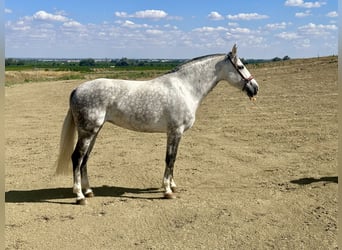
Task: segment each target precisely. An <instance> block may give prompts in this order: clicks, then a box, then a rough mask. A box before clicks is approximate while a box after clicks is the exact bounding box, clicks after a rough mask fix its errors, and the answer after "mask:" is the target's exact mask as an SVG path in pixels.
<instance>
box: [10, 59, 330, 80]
mask: <svg viewBox="0 0 342 250" xmlns="http://www.w3.org/2000/svg"><path fill="white" fill-rule="evenodd" d="M326 59H327V60H330V61H332V62H335V61H336V60H337V57H336V56H331V57H326ZM241 60H242V62H243V63H244V64H246V65H247V64H248V68H249V69H250V70H253V68H259V67H265V66H266V67H273V66H275V67H277V66H282V65H285V64H293V63H296V62H297V61H298V60H310V59H290V57H288V56H284V57H283V58H279V57H275V58H273V59H270V60H264V59H243V58H241ZM312 60H315V58H313V59H312ZM184 61H185V60H183V59H174V60H163V59H156V60H152V59H128V58H121V59H102V60H96V59H92V58H88V59H16V58H7V59H6V60H5V69H6V72H5V73H6V75H5V85H6V86H11V85H14V84H21V83H28V82H37V81H60V80H78V79H80V80H82V79H85V80H89V79H95V78H101V77H105V78H116V79H132V80H142V79H151V78H154V77H157V76H160V75H162V74H164V73H166V72H168V71H170V70H171V69H173V68H175V67H176V66H178V65H179V64H181V63H183V62H184Z"/></svg>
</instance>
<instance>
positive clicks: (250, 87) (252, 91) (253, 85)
mask: <svg viewBox="0 0 342 250" xmlns="http://www.w3.org/2000/svg"><path fill="white" fill-rule="evenodd" d="M242 91H245V92H246V94H247V95H248V97H249V98H250V99H252V98H253V97H254V96H256V95H257V94H258V91H259V85H258V83H257V82H256V81H255V80H254V79H251V80H249V81H247V82H246V83H245V85H244V87H243V89H242Z"/></svg>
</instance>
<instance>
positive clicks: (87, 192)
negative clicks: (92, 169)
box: [81, 130, 99, 197]
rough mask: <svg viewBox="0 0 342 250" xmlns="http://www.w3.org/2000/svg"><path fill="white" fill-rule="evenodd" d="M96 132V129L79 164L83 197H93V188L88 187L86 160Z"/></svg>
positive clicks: (91, 148)
mask: <svg viewBox="0 0 342 250" xmlns="http://www.w3.org/2000/svg"><path fill="white" fill-rule="evenodd" d="M98 133H99V130H98V131H97V133H96V134H95V136H94V137H93V139H92V140H91V142H90V145H89V147H88V150H87V153H86V155H85V156H84V158H83V161H82V165H81V186H82V191H83V194H84V195H85V197H94V193H93V190H92V189H91V188H90V185H89V179H88V173H87V169H88V168H87V162H88V158H89V155H90V153H91V151H92V150H93V147H94V144H95V141H96V137H97V135H98Z"/></svg>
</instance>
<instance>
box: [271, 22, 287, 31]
mask: <svg viewBox="0 0 342 250" xmlns="http://www.w3.org/2000/svg"><path fill="white" fill-rule="evenodd" d="M286 27H287V23H286V22H281V23H269V24H266V29H268V30H279V29H286Z"/></svg>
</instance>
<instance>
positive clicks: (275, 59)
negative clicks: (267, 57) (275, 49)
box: [272, 57, 281, 62]
mask: <svg viewBox="0 0 342 250" xmlns="http://www.w3.org/2000/svg"><path fill="white" fill-rule="evenodd" d="M278 61H281V58H279V57H275V58H273V59H272V62H278Z"/></svg>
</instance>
